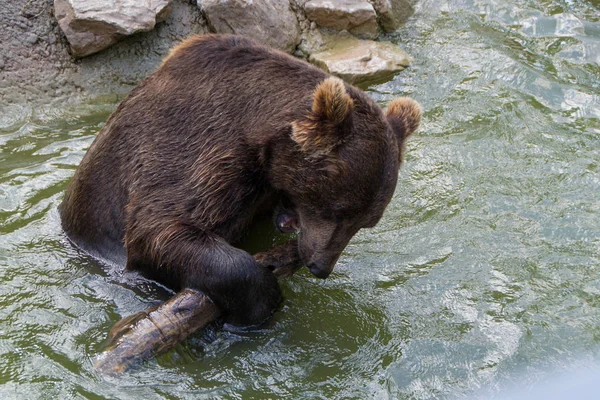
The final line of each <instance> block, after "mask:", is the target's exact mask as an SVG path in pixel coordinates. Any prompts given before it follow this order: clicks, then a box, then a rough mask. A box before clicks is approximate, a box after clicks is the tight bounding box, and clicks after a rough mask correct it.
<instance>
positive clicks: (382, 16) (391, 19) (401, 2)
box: [369, 0, 415, 32]
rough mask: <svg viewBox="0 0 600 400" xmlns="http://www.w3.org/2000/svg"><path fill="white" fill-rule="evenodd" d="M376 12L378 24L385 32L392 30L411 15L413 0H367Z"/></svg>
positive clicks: (413, 10)
mask: <svg viewBox="0 0 600 400" xmlns="http://www.w3.org/2000/svg"><path fill="white" fill-rule="evenodd" d="M369 1H370V2H371V4H373V8H375V12H377V17H378V20H379V25H381V28H382V29H383V30H384V31H385V32H394V31H395V30H396V29H398V28H399V27H400V25H402V24H403V23H404V22H405V21H406V20H407V19H408V17H410V16H411V15H413V14H414V12H415V9H414V7H413V6H412V2H413V1H414V0H369Z"/></svg>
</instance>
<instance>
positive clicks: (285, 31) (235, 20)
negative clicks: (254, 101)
mask: <svg viewBox="0 0 600 400" xmlns="http://www.w3.org/2000/svg"><path fill="white" fill-rule="evenodd" d="M197 1H198V7H200V8H201V9H202V11H203V12H204V15H205V16H206V19H207V20H208V24H209V27H210V28H211V30H212V31H213V32H216V33H235V34H238V35H243V36H248V37H251V38H253V39H255V40H257V41H259V42H262V43H265V44H268V45H270V46H273V47H275V48H277V49H280V50H284V51H287V52H289V53H292V52H293V51H294V50H295V49H296V46H297V45H298V43H299V42H300V26H299V25H298V19H297V18H296V14H294V12H293V11H292V9H291V8H290V3H289V0H197Z"/></svg>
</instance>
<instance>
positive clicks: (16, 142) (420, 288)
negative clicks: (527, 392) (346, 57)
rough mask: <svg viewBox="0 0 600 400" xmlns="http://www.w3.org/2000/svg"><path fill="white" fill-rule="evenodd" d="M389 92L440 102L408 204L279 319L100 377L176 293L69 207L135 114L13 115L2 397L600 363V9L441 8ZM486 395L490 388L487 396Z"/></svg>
mask: <svg viewBox="0 0 600 400" xmlns="http://www.w3.org/2000/svg"><path fill="white" fill-rule="evenodd" d="M400 38H401V39H402V40H403V41H404V42H405V43H404V47H405V48H406V49H407V50H408V51H409V53H411V55H412V56H413V57H414V58H415V62H414V64H413V65H412V67H411V68H410V69H408V70H406V71H404V72H402V73H401V74H399V75H398V76H397V77H396V78H395V79H394V80H392V81H390V82H388V83H385V84H381V85H377V86H372V87H369V88H368V92H369V94H370V95H371V96H373V98H375V99H376V100H377V101H380V102H381V103H382V104H385V103H386V102H387V101H388V100H390V99H392V98H394V97H396V96H399V95H409V96H411V97H413V98H415V99H417V100H418V101H419V102H421V104H422V105H423V107H424V109H425V114H424V120H423V124H422V128H421V129H420V131H419V133H418V134H417V135H415V137H414V138H413V139H412V140H411V142H410V144H409V145H408V153H407V157H406V164H405V166H404V168H403V170H402V172H401V176H400V182H399V185H398V189H397V192H396V195H395V197H394V200H393V202H392V204H391V205H390V207H389V209H388V210H387V212H386V214H385V217H384V219H383V220H382V221H381V222H380V224H379V225H378V226H377V227H376V228H374V229H371V230H365V231H363V232H360V234H359V235H358V236H357V237H355V239H354V240H353V241H352V242H351V243H350V245H349V246H348V248H347V249H346V251H345V252H344V254H343V256H342V257H341V259H340V261H339V264H338V265H337V267H336V270H335V273H334V274H333V275H332V276H331V277H330V278H329V279H328V280H326V281H321V280H317V279H315V278H312V277H311V276H310V274H308V273H306V272H302V273H300V274H298V275H297V276H295V277H294V278H292V279H290V280H288V281H286V282H284V283H283V284H282V286H283V290H284V293H285V296H286V300H285V303H284V305H283V308H282V309H281V311H279V312H278V313H277V315H276V316H275V318H274V319H273V321H272V323H271V324H270V325H269V326H268V327H266V328H265V329H263V330H261V331H259V332H253V333H249V334H244V335H239V334H233V333H227V332H222V331H218V330H214V329H213V330H208V331H206V332H204V333H202V334H198V335H196V336H194V337H193V338H192V339H191V340H189V341H188V342H187V343H185V344H182V345H181V346H179V347H178V348H177V349H175V350H174V351H172V352H170V353H168V354H166V355H164V356H161V357H160V358H159V359H158V360H153V361H151V362H149V363H147V364H144V365H142V366H140V367H139V368H137V369H135V370H134V371H132V372H131V373H127V374H125V375H123V376H121V377H118V378H111V379H107V378H103V377H102V376H99V375H97V374H96V373H95V371H94V369H93V368H92V366H91V362H90V360H91V357H93V356H94V355H95V354H96V353H97V352H98V351H99V350H100V349H102V346H103V343H104V339H105V336H106V333H107V332H108V330H109V329H110V327H111V326H112V325H113V324H114V323H115V322H116V321H118V320H119V319H120V318H121V317H122V316H125V315H129V314H131V313H134V312H137V311H140V310H142V309H145V308H147V307H149V306H151V305H153V304H155V303H156V302H158V301H160V300H161V299H164V296H165V293H164V291H162V290H161V289H160V288H158V287H156V286H154V285H152V284H149V283H147V282H144V281H140V280H139V279H136V277H135V276H134V275H121V274H120V272H119V271H117V270H110V269H106V268H102V267H100V266H98V265H97V264H95V263H94V261H93V260H90V259H89V258H87V257H85V255H82V254H78V253H77V251H75V250H73V249H72V248H71V247H70V246H69V245H68V243H67V242H66V240H65V238H64V236H63V235H62V233H61V229H60V224H59V219H58V215H57V211H56V207H57V205H58V204H59V202H60V200H61V198H62V195H63V191H64V189H65V187H66V185H67V182H68V180H69V178H70V177H71V176H72V174H73V171H74V169H75V167H76V166H77V164H78V163H79V161H80V160H81V158H82V156H83V154H84V152H85V150H86V149H87V147H88V146H89V145H90V144H91V142H92V140H93V138H94V134H95V133H96V132H97V131H98V129H99V128H100V127H101V125H102V123H103V121H105V120H106V118H107V116H108V115H109V113H110V111H112V109H114V106H115V105H114V104H107V105H87V106H81V107H76V108H75V109H71V110H56V109H47V108H43V107H31V106H21V107H17V106H15V107H12V108H10V109H8V111H9V112H8V113H5V114H3V115H0V398H2V399H11V398H15V399H21V398H23V399H34V398H43V399H54V398H61V399H69V398H76V399H80V398H89V399H98V398H119V399H136V398H140V399H163V398H164V399H174V398H223V397H225V398H263V397H265V398H266V397H268V398H281V397H285V398H293V399H300V398H305V399H313V398H323V399H329V398H337V399H341V398H358V399H364V398H376V399H381V398H415V399H428V398H440V397H442V398H443V397H450V398H453V397H462V396H475V397H478V396H491V395H494V394H495V395H498V394H502V393H505V391H506V390H508V388H511V387H514V386H516V387H520V388H528V387H530V386H532V385H535V384H536V383H538V382H543V381H544V379H547V378H548V376H551V374H553V373H556V371H558V372H568V371H572V370H574V369H576V368H580V367H581V366H587V365H597V364H598V363H599V362H600V201H599V194H600V175H599V174H600V3H598V1H597V0H590V1H583V0H571V1H567V0H565V1H552V0H546V1H541V0H538V1H526V0H512V1H493V0H487V1H484V0H481V1H477V0H462V1H461V0H455V1H453V0H448V1H434V0H429V1H425V0H423V1H420V2H419V3H418V6H417V12H416V14H415V16H414V17H413V18H412V19H411V20H410V21H409V22H408V23H407V24H406V26H404V27H403V28H402V29H401V30H400V31H399V33H398V35H397V37H392V39H393V40H395V39H400ZM482 393H487V395H482Z"/></svg>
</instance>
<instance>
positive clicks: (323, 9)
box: [304, 0, 378, 39]
mask: <svg viewBox="0 0 600 400" xmlns="http://www.w3.org/2000/svg"><path fill="white" fill-rule="evenodd" d="M304 11H305V12H306V17H307V18H308V19H309V20H311V21H314V22H316V23H317V25H319V26H320V27H323V28H329V29H333V30H336V31H343V30H347V31H349V32H351V33H352V34H354V35H356V36H359V37H363V38H368V39H375V38H376V37H377V30H378V26H377V14H376V13H375V9H374V8H373V6H372V5H371V4H370V3H369V2H368V1H363V0H311V1H309V2H307V3H306V4H304Z"/></svg>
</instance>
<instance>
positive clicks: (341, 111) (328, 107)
mask: <svg viewBox="0 0 600 400" xmlns="http://www.w3.org/2000/svg"><path fill="white" fill-rule="evenodd" d="M312 100H313V101H312V107H311V110H310V111H309V113H308V115H307V116H306V117H305V118H303V119H301V120H298V121H294V122H293V123H292V139H294V141H295V142H296V143H298V144H299V145H300V148H301V149H302V151H304V152H307V153H319V154H326V153H329V152H330V151H331V150H332V149H333V148H334V147H336V146H337V145H338V144H339V143H341V141H342V140H343V139H344V138H343V129H341V128H342V127H343V126H344V125H345V124H346V123H347V122H348V120H349V117H350V114H351V113H352V109H353V107H354V102H353V101H352V98H351V97H350V95H349V94H348V92H346V87H345V86H344V82H342V80H341V79H339V78H334V77H329V78H327V79H325V80H324V81H323V82H321V83H320V84H319V85H318V86H317V88H316V89H315V91H314V93H313V99H312Z"/></svg>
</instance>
